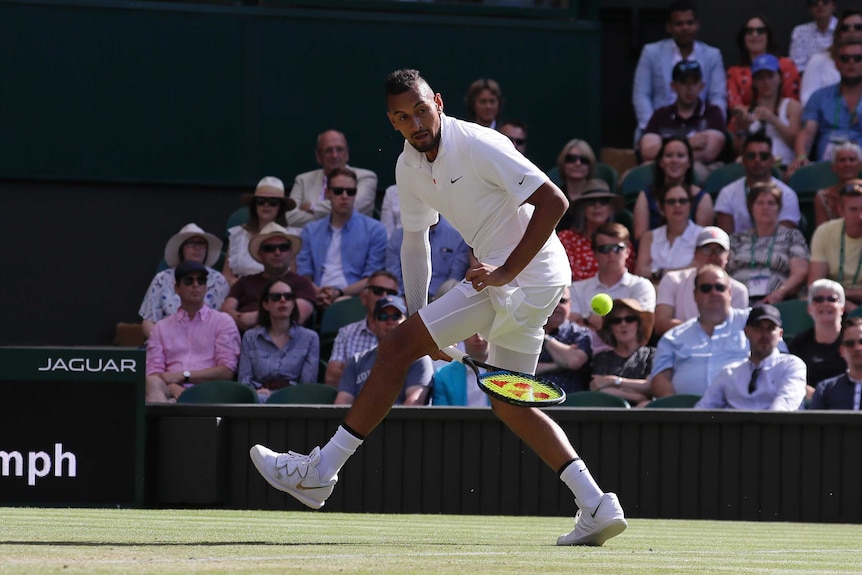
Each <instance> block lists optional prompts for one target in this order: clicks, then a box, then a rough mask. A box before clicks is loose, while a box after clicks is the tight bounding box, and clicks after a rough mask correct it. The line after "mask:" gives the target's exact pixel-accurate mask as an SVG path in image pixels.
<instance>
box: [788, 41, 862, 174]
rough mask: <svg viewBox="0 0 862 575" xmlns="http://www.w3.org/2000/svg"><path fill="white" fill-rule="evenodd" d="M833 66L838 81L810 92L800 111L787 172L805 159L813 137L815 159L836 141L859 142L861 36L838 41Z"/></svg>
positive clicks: (826, 154)
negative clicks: (799, 122)
mask: <svg viewBox="0 0 862 575" xmlns="http://www.w3.org/2000/svg"><path fill="white" fill-rule="evenodd" d="M835 67H836V68H837V69H838V73H839V74H841V81H840V82H838V83H837V84H833V85H832V86H826V87H825V88H820V89H819V90H817V91H816V92H814V93H813V94H811V98H809V100H808V102H807V103H806V104H805V108H804V110H803V111H802V129H801V130H800V131H799V134H798V135H797V136H796V146H795V150H794V151H795V152H796V160H794V161H793V163H792V164H791V165H790V167H789V170H790V172H791V173H792V171H794V170H797V169H799V168H800V167H802V166H805V165H807V164H808V163H809V156H810V154H811V147H812V146H813V145H814V142H815V141H816V142H817V150H816V152H815V153H814V158H815V159H816V160H817V161H825V160H829V159H831V158H830V156H831V152H832V147H833V146H835V145H836V144H838V143H841V142H846V141H852V142H855V143H857V144H860V145H862V37H860V36H858V35H855V36H851V37H849V38H846V39H844V40H842V41H841V43H840V45H839V46H838V47H837V49H836V50H835Z"/></svg>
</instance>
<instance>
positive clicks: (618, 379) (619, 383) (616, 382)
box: [614, 376, 623, 387]
mask: <svg viewBox="0 0 862 575" xmlns="http://www.w3.org/2000/svg"><path fill="white" fill-rule="evenodd" d="M614 385H615V386H617V387H622V385H623V378H621V377H620V376H617V377H616V378H615V379H614Z"/></svg>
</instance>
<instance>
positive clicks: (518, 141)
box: [509, 136, 527, 146]
mask: <svg viewBox="0 0 862 575" xmlns="http://www.w3.org/2000/svg"><path fill="white" fill-rule="evenodd" d="M509 139H510V140H512V143H513V144H515V145H516V146H523V145H524V144H526V143H527V138H512V137H511V136H510V137H509Z"/></svg>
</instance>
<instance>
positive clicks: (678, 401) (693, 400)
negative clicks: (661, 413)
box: [644, 393, 700, 409]
mask: <svg viewBox="0 0 862 575" xmlns="http://www.w3.org/2000/svg"><path fill="white" fill-rule="evenodd" d="M698 401H700V396H699V395H691V394H688V393H679V394H677V395H668V396H667V397H659V398H658V399H653V400H652V401H650V402H649V403H647V404H646V405H645V406H644V407H660V408H662V409H678V408H686V407H694V406H695V405H696V404H697V402H698Z"/></svg>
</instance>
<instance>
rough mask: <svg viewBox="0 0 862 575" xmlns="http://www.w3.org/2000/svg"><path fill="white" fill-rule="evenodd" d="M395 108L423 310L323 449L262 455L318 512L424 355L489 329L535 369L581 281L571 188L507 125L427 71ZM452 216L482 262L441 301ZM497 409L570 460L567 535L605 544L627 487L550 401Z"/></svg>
mask: <svg viewBox="0 0 862 575" xmlns="http://www.w3.org/2000/svg"><path fill="white" fill-rule="evenodd" d="M385 93H386V105H387V110H388V112H387V115H388V117H389V121H390V122H391V123H392V126H393V127H394V128H395V130H397V131H398V132H400V133H401V134H402V135H403V136H404V138H405V139H406V143H405V145H404V151H403V153H402V154H401V155H400V157H399V158H398V163H397V166H396V170H395V174H396V181H397V184H398V195H399V199H400V203H401V220H402V225H403V227H404V242H403V244H402V248H401V261H402V271H403V276H404V289H405V295H406V297H407V302H408V307H409V309H410V310H411V312H415V313H412V315H411V316H410V318H408V319H407V321H405V322H404V323H402V324H401V325H399V326H398V327H397V328H396V329H395V330H394V331H393V332H392V333H391V334H389V335H388V336H387V337H384V338H383V339H382V340H381V341H380V344H379V345H380V348H379V352H378V356H377V362H376V363H375V365H374V367H373V368H372V370H371V374H370V376H369V377H368V380H367V381H366V383H365V386H364V387H363V389H362V391H361V392H360V394H359V396H358V397H357V398H356V401H355V403H354V404H353V406H352V407H351V408H350V411H348V413H347V416H346V417H345V419H344V422H343V423H342V425H341V426H340V427H339V428H338V430H337V431H336V432H335V434H334V435H333V437H332V439H330V441H329V443H327V444H326V445H325V446H323V448H322V449H321V448H319V447H315V448H314V450H312V452H311V453H310V454H309V455H301V454H297V453H294V452H288V453H276V452H274V451H271V450H269V449H267V448H266V447H264V446H261V445H255V446H254V447H252V449H251V451H250V455H251V459H252V462H253V463H254V465H255V467H256V468H257V469H258V471H259V472H260V473H261V475H263V477H264V478H265V479H266V480H267V482H268V483H269V484H270V485H272V486H273V487H275V488H276V489H279V490H281V491H284V492H286V493H289V494H291V495H292V496H293V497H295V498H296V499H298V500H299V501H301V502H302V503H304V504H305V505H307V506H309V507H312V508H314V509H319V508H320V507H322V506H323V504H324V502H325V501H326V499H327V497H329V495H330V494H331V493H332V490H333V488H334V486H335V483H336V481H337V480H338V471H339V470H340V469H341V467H342V466H343V465H344V464H345V462H346V461H347V459H348V458H349V457H350V456H351V455H353V454H354V453H355V452H356V450H357V448H358V447H359V446H360V445H361V444H362V442H363V440H364V439H365V437H366V436H367V435H368V434H369V433H371V431H372V430H374V428H375V427H377V425H378V424H379V423H380V422H381V421H382V420H383V418H384V417H385V416H386V414H387V413H388V412H389V410H390V408H391V406H392V403H393V402H394V401H395V398H396V397H397V396H398V392H399V391H400V390H401V387H402V385H403V383H404V378H405V375H406V373H407V369H408V367H409V366H410V364H411V363H413V362H414V361H415V360H416V359H418V358H419V357H422V356H423V355H430V356H431V357H432V358H435V359H441V358H442V359H449V358H448V356H446V355H445V354H443V353H442V352H441V351H440V349H441V348H443V347H446V346H448V345H452V344H454V343H455V342H458V341H461V340H464V339H466V338H467V337H469V336H470V335H472V334H474V333H476V332H477V331H478V332H479V333H481V334H482V335H483V336H484V337H485V338H486V339H487V340H488V341H489V342H490V344H491V345H490V352H489V357H488V363H491V364H494V365H497V366H500V367H502V368H505V369H509V370H512V371H521V372H526V373H534V372H535V369H536V363H537V361H538V357H539V352H540V351H541V348H542V338H543V335H544V330H543V329H542V327H543V326H544V325H545V322H546V321H547V320H548V316H550V314H551V312H553V311H554V308H555V307H556V305H557V302H559V300H560V297H561V296H562V293H563V288H564V287H565V286H566V285H568V284H569V283H570V281H571V277H572V276H571V270H570V269H569V264H568V260H567V258H566V253H565V250H564V249H563V246H562V244H560V242H559V240H558V239H557V236H556V234H555V233H554V227H555V226H556V224H557V222H558V221H559V219H560V217H561V216H562V215H563V213H564V212H565V211H566V208H567V207H568V201H567V200H566V197H565V196H564V195H563V193H562V192H561V191H560V189H559V188H558V187H557V186H555V185H554V184H553V183H551V182H550V181H549V180H548V177H547V176H546V175H545V174H544V173H543V172H542V171H541V170H539V169H538V168H537V167H536V166H535V165H533V164H532V163H531V162H530V161H529V160H527V159H526V158H525V157H524V156H523V155H522V154H521V153H520V152H518V151H517V150H516V149H515V147H514V146H513V145H512V142H511V141H510V140H509V139H508V138H507V137H506V136H504V135H502V134H500V133H498V132H496V131H494V130H490V129H487V128H483V127H481V126H479V125H477V124H473V123H469V122H464V121H461V120H456V119H454V118H449V117H448V116H446V115H445V114H444V113H443V98H442V97H441V96H440V94H437V93H434V91H433V90H432V89H431V87H430V86H429V85H428V83H427V82H426V81H425V79H424V78H422V76H421V75H420V73H419V72H418V71H416V70H397V71H395V72H393V73H391V74H390V75H389V76H388V77H387V78H386V81H385ZM438 214H442V215H443V216H444V217H445V218H446V219H447V220H448V221H449V222H450V223H451V224H452V225H453V226H455V228H456V229H457V230H458V231H459V232H460V233H461V235H462V236H463V238H464V240H465V241H466V242H467V244H469V245H470V247H472V248H473V252H474V254H475V256H476V259H477V260H478V261H479V262H480V263H479V264H478V265H477V266H476V267H474V268H472V269H469V270H468V271H467V274H466V279H465V280H464V281H463V282H461V283H460V284H459V285H458V286H457V287H456V288H454V289H452V290H450V291H449V292H447V293H446V294H445V295H444V296H442V297H441V298H439V299H437V300H435V301H433V302H432V303H431V304H427V299H428V282H429V278H430V276H431V260H430V253H431V252H430V245H429V241H428V230H429V228H430V227H431V226H432V225H433V224H434V223H435V222H436V221H437V218H438ZM491 404H492V407H493V410H494V413H495V414H496V415H497V416H498V417H499V418H500V419H501V420H503V422H504V423H505V424H506V425H507V426H508V427H509V428H510V429H511V430H512V431H514V432H515V433H516V434H517V435H518V437H520V438H521V440H523V441H524V442H525V443H526V444H527V445H529V446H530V447H531V448H532V449H533V450H534V451H535V452H536V453H537V454H538V455H539V457H541V458H542V460H543V461H544V462H545V463H546V464H548V465H549V466H551V468H552V469H554V470H556V471H557V472H558V473H559V475H560V478H561V480H562V481H563V482H564V483H565V484H566V485H567V486H568V487H569V489H571V491H572V493H573V494H574V496H575V501H576V503H577V505H578V508H579V511H578V514H577V515H576V517H575V528H574V530H573V531H571V532H570V533H568V534H565V535H561V536H560V537H559V538H558V539H557V545H602V544H603V543H604V542H605V541H606V540H607V539H609V538H611V537H614V536H616V535H619V534H620V533H622V531H623V530H624V529H625V528H626V527H627V525H628V524H627V523H626V520H625V518H624V515H623V510H622V507H621V506H620V504H619V501H618V499H617V496H616V495H615V494H613V493H603V492H602V490H601V489H600V488H599V487H598V485H597V484H596V482H595V481H594V480H593V478H592V476H591V475H590V472H589V471H588V470H587V467H586V465H585V464H584V462H583V460H582V459H581V458H580V457H578V455H577V453H576V452H575V450H574V448H573V447H572V445H571V443H570V442H569V441H568V439H567V437H566V435H565V434H564V433H563V430H562V429H561V428H560V427H559V425H557V423H556V422H554V421H553V420H552V419H551V418H550V417H548V416H547V415H546V414H545V413H543V412H542V411H540V410H538V409H536V408H526V407H520V406H515V405H510V404H507V403H503V402H501V401H498V400H496V399H493V398H492V400H491Z"/></svg>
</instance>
